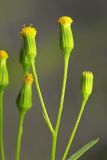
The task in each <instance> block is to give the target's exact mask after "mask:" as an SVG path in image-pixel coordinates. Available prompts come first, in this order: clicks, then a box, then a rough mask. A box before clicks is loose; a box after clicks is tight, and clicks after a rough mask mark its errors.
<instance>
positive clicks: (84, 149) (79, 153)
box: [68, 138, 99, 160]
mask: <svg viewBox="0 0 107 160" xmlns="http://www.w3.org/2000/svg"><path fill="white" fill-rule="evenodd" d="M98 141H99V138H97V139H95V140H92V141H91V142H89V143H88V144H86V145H85V146H84V147H82V148H81V149H80V150H78V151H77V152H76V153H74V154H73V155H72V156H71V157H70V158H69V159H68V160H78V158H80V157H81V156H82V155H83V154H84V153H85V152H87V151H88V150H89V149H90V148H91V147H93V146H94V145H95V144H96V143H97V142H98Z"/></svg>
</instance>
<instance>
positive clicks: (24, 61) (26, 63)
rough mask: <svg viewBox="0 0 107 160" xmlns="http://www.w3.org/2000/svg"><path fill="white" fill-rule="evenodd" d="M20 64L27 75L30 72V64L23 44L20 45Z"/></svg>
mask: <svg viewBox="0 0 107 160" xmlns="http://www.w3.org/2000/svg"><path fill="white" fill-rule="evenodd" d="M20 63H21V64H22V67H23V69H24V72H25V73H28V72H29V71H30V68H31V63H30V61H29V59H28V58H27V56H26V53H25V48H24V44H23V45H22V48H21V51H20Z"/></svg>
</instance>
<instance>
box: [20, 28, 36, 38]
mask: <svg viewBox="0 0 107 160" xmlns="http://www.w3.org/2000/svg"><path fill="white" fill-rule="evenodd" d="M36 33H37V30H36V29H35V28H33V27H32V26H29V27H23V28H22V30H21V32H20V34H21V35H22V36H23V37H25V36H28V35H32V36H35V35H36Z"/></svg>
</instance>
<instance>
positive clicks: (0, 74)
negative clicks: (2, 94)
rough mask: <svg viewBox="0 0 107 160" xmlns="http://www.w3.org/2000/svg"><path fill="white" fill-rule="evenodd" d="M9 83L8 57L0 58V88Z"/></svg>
mask: <svg viewBox="0 0 107 160" xmlns="http://www.w3.org/2000/svg"><path fill="white" fill-rule="evenodd" d="M8 84H9V76H8V70H7V66H6V59H4V58H1V59H0V88H1V89H2V88H3V89H4V88H5V87H6V86H7V85H8Z"/></svg>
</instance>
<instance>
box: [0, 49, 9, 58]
mask: <svg viewBox="0 0 107 160" xmlns="http://www.w3.org/2000/svg"><path fill="white" fill-rule="evenodd" d="M0 58H4V59H7V58H8V54H7V52H6V51H4V50H0Z"/></svg>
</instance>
